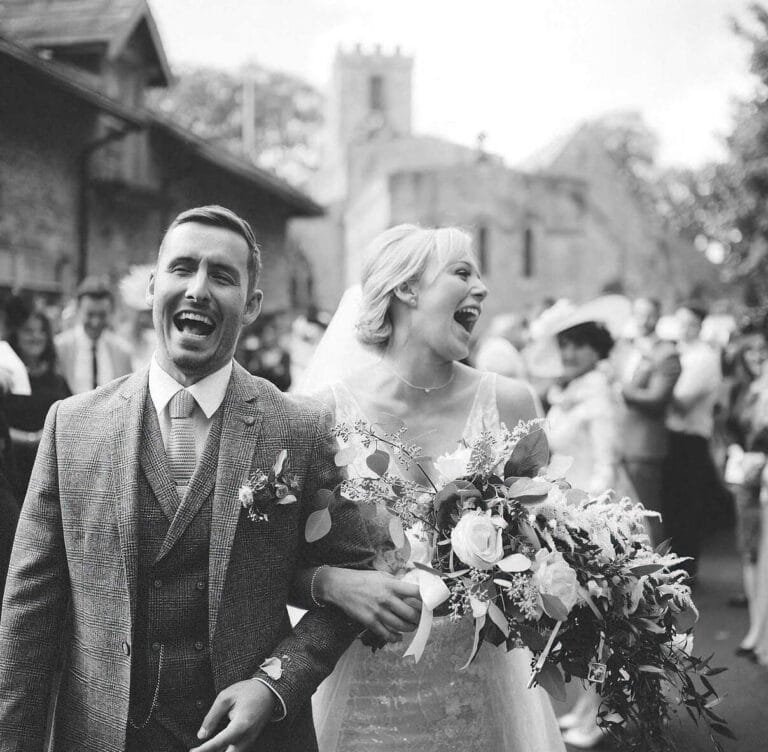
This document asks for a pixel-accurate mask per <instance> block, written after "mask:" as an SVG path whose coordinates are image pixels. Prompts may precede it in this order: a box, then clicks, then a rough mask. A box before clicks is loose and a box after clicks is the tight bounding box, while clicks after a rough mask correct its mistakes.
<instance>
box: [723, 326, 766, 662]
mask: <svg viewBox="0 0 768 752" xmlns="http://www.w3.org/2000/svg"><path fill="white" fill-rule="evenodd" d="M729 350H730V357H729V358H728V359H727V365H728V371H729V373H728V381H729V384H728V386H729V388H728V403H727V406H726V407H727V418H726V420H725V430H726V435H727V439H728V442H729V443H728V461H727V463H726V467H725V481H726V483H728V486H729V488H730V489H731V492H732V494H733V499H734V502H735V512H736V546H737V549H738V552H739V554H740V556H741V562H742V573H743V586H744V593H743V595H741V596H735V597H733V598H731V600H730V601H729V605H732V606H742V605H744V606H747V607H748V609H749V622H750V628H749V630H748V632H747V635H746V636H745V638H744V639H743V640H742V642H741V645H740V646H739V648H738V649H737V651H736V652H737V653H738V654H740V655H745V656H748V657H750V658H753V659H754V658H755V648H756V646H757V642H758V637H759V636H760V634H761V632H765V630H766V623H765V622H766V619H768V614H766V603H767V602H768V572H766V571H765V570H766V569H767V568H768V562H766V566H763V567H762V568H761V569H760V570H759V569H758V562H759V560H760V557H761V556H763V555H764V554H763V553H762V549H763V548H764V546H765V544H764V543H763V538H764V536H765V527H766V526H765V523H764V521H763V519H762V517H763V513H762V510H761V504H760V496H761V489H762V486H763V485H764V482H763V479H762V476H763V471H764V468H765V465H766V456H768V369H767V368H766V361H767V360H768V341H767V339H766V330H765V327H764V325H763V322H753V321H750V320H747V321H746V322H744V323H743V324H742V326H741V327H740V329H739V331H738V332H737V333H736V336H735V337H734V338H733V340H732V342H731V343H730V346H729ZM758 604H761V605H760V608H758V607H757V606H758Z"/></svg>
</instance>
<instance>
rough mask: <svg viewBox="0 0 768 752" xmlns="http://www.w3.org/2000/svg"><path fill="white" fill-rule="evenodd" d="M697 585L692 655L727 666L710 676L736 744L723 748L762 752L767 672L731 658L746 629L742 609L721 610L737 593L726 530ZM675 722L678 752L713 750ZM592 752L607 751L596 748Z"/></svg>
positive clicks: (765, 747) (767, 725)
mask: <svg viewBox="0 0 768 752" xmlns="http://www.w3.org/2000/svg"><path fill="white" fill-rule="evenodd" d="M699 580H700V581H699V583H698V584H697V588H696V591H695V593H694V597H695V600H696V603H697V605H698V607H699V610H700V612H701V618H700V621H699V624H698V626H697V629H696V642H695V647H694V652H695V654H696V655H701V656H706V655H710V654H711V653H715V659H714V661H713V663H714V665H717V666H727V667H728V671H726V672H725V673H723V674H720V675H719V676H717V677H714V681H713V683H714V685H715V689H717V690H718V693H719V694H720V695H721V696H724V699H723V702H722V703H721V704H720V705H719V706H718V709H717V712H718V714H719V715H721V716H723V717H724V718H726V719H727V720H728V722H729V724H730V726H731V729H732V730H733V732H734V733H735V734H736V736H737V737H738V741H736V742H734V741H730V740H727V739H724V740H723V742H722V743H723V747H724V749H726V750H727V751H728V752H768V668H764V667H761V666H756V665H754V664H753V663H751V662H749V661H747V660H745V659H743V658H738V657H736V655H735V654H734V651H735V650H736V647H737V646H738V644H739V641H740V640H741V638H742V637H743V636H744V634H745V633H746V630H747V613H746V609H738V608H732V607H729V606H728V605H727V603H728V599H729V598H730V597H731V596H733V595H735V594H738V593H739V592H740V590H741V585H740V583H741V574H740V566H739V561H738V558H737V556H736V553H735V550H734V545H733V536H732V533H731V532H730V531H729V532H727V533H723V534H721V535H718V536H715V537H713V538H712V539H710V540H709V541H708V542H707V545H706V547H705V553H704V555H703V556H702V560H701V571H700V574H699ZM678 719H679V721H677V722H673V724H672V726H671V728H670V734H671V735H672V737H673V738H674V739H675V741H676V742H677V748H678V750H679V752H709V751H710V750H712V749H713V746H712V744H711V742H710V741H709V738H708V735H707V734H706V733H705V732H704V730H703V729H698V728H697V727H696V726H695V725H694V724H693V722H692V721H691V720H690V719H689V718H688V715H687V713H686V712H685V711H684V710H681V712H680V713H679V714H678ZM569 749H570V748H569ZM596 749H597V750H610V749H611V747H610V746H609V745H600V747H597V748H596Z"/></svg>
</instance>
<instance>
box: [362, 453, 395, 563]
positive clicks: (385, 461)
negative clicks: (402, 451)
mask: <svg viewBox="0 0 768 752" xmlns="http://www.w3.org/2000/svg"><path fill="white" fill-rule="evenodd" d="M365 464H366V465H368V467H369V468H370V469H371V470H373V472H374V473H376V475H379V476H381V475H384V473H386V472H387V469H388V468H389V455H388V454H387V453H386V452H385V451H384V450H383V449H377V450H376V451H375V452H374V453H373V454H369V455H368V456H367V457H366V458H365ZM398 548H399V546H398Z"/></svg>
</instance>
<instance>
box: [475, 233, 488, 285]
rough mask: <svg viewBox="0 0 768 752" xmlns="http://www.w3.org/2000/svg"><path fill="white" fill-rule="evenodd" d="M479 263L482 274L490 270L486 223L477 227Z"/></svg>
mask: <svg viewBox="0 0 768 752" xmlns="http://www.w3.org/2000/svg"><path fill="white" fill-rule="evenodd" d="M477 263H478V265H479V266H480V274H485V273H486V272H487V271H488V228H487V227H486V226H485V225H480V226H479V227H478V228H477Z"/></svg>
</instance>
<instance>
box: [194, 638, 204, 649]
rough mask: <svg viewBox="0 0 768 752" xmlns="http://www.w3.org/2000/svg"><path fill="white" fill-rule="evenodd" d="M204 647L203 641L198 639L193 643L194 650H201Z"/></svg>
mask: <svg viewBox="0 0 768 752" xmlns="http://www.w3.org/2000/svg"><path fill="white" fill-rule="evenodd" d="M204 647H205V644H204V643H203V642H201V641H200V640H198V641H197V642H196V643H195V650H202V649H203V648H204Z"/></svg>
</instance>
